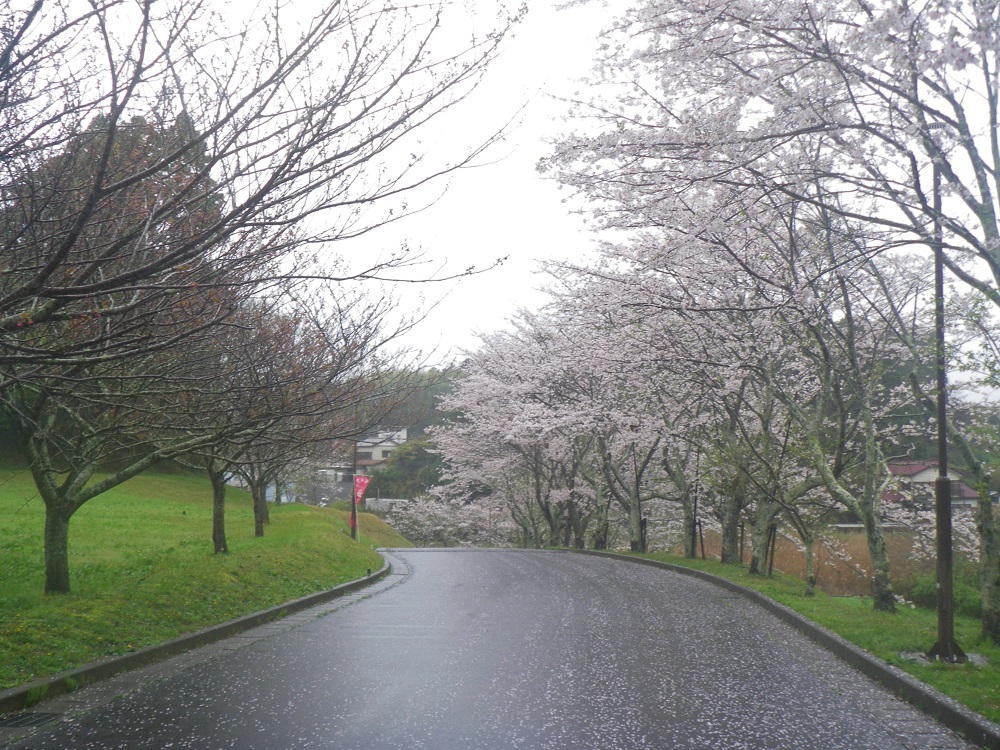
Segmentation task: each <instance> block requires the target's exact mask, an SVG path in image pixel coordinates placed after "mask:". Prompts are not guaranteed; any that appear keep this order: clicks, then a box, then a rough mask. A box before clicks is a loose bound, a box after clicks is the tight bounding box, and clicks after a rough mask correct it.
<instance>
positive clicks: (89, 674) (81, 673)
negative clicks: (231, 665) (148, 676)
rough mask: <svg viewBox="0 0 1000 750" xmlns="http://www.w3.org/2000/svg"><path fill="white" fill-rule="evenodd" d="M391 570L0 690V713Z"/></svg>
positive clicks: (321, 598) (349, 590)
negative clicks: (126, 652)
mask: <svg viewBox="0 0 1000 750" xmlns="http://www.w3.org/2000/svg"><path fill="white" fill-rule="evenodd" d="M390 571H391V566H390V565H389V563H388V562H387V561H385V560H384V559H383V564H382V567H381V569H379V570H378V571H376V572H375V573H371V574H369V575H367V576H365V577H364V578H359V579H358V580H356V581H348V582H347V583H342V584H341V585H339V586H335V587H334V588H332V589H328V590H327V591H320V592H318V593H316V594H310V595H308V596H303V597H302V598H300V599H293V600H292V601H290V602H285V603H284V604H279V605H278V606H277V607H271V608H270V609H265V610H262V611H260V612H254V613H253V614H249V615H245V616H244V617H237V618H236V619H235V620H229V621H227V622H224V623H221V624H219V625H213V626H211V627H207V628H205V629H204V630H199V631H196V632H194V633H189V634H187V635H182V636H180V637H179V638H174V639H172V640H169V641H165V642H164V643H158V644H156V645H154V646H146V647H145V648H141V649H139V650H137V651H133V652H131V653H128V654H123V655H121V656H109V657H108V658H106V659H99V660H98V661H94V662H91V663H90V664H86V665H84V666H82V667H79V668H77V669H71V670H68V671H66V672H60V673H59V674H55V675H52V676H50V677H43V678H41V679H38V680H33V681H32V682H28V683H25V684H24V685H18V686H17V687H13V688H9V689H7V690H3V691H0V714H6V713H14V712H16V711H21V710H23V709H25V708H28V707H29V705H31V704H34V703H37V702H38V701H39V700H43V699H44V700H48V699H49V698H55V697H56V696H59V695H64V694H66V693H69V692H72V691H73V690H76V689H77V688H78V687H82V686H83V685H86V684H88V683H92V682H97V681H99V680H106V679H107V678H109V677H113V676H114V675H116V674H120V673H122V672H126V671H128V670H130V669H136V668H137V667H144V666H147V665H149V664H152V663H154V662H158V661H162V660H163V659H166V658H168V657H170V656H176V655H177V654H180V653H183V652H185V651H190V650H191V649H194V648H198V647H199V646H205V645H207V644H209V643H213V642H215V641H218V640H222V639H223V638H228V637H229V636H231V635H236V634H237V633H242V632H243V631H245V630H249V629H250V628H255V627H257V626H258V625H263V624H264V623H266V622H271V621H273V620H278V619H281V618H282V617H284V616H286V615H290V614H292V613H293V612H298V611H300V610H303V609H307V608H309V607H312V606H315V605H317V604H322V603H324V602H328V601H330V600H331V599H336V598H337V597H340V596H343V595H344V594H349V593H352V592H354V591H357V590H359V589H362V588H364V587H366V586H368V585H370V584H372V583H375V582H376V581H379V580H381V579H382V578H385V577H386V576H387V575H388V574H389V572H390ZM29 696H30V698H29Z"/></svg>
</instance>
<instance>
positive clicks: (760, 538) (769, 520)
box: [736, 502, 781, 576]
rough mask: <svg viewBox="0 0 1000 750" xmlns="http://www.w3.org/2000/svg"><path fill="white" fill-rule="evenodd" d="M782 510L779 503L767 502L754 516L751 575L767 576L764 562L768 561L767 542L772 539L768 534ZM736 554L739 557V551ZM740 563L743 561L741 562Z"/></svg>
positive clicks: (751, 535) (751, 537) (762, 504)
mask: <svg viewBox="0 0 1000 750" xmlns="http://www.w3.org/2000/svg"><path fill="white" fill-rule="evenodd" d="M780 510H781V506H780V505H778V504H777V503H773V502H767V503H761V507H758V508H757V512H756V513H755V514H754V519H753V525H752V527H751V531H750V575H755V576H763V575H767V571H766V570H764V561H765V560H767V542H768V539H770V534H769V533H768V532H769V531H770V529H771V524H773V523H774V519H775V518H777V516H778V511H780ZM736 554H737V557H738V556H739V552H738V551H737V553H736ZM740 562H743V561H742V560H740Z"/></svg>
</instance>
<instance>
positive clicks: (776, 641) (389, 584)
mask: <svg viewBox="0 0 1000 750" xmlns="http://www.w3.org/2000/svg"><path fill="white" fill-rule="evenodd" d="M389 557H390V560H391V562H392V563H393V567H394V574H393V576H392V577H391V578H390V579H389V580H387V581H386V582H385V583H383V584H379V585H378V586H376V587H375V589H374V590H369V593H364V592H362V593H361V594H360V595H357V596H356V597H355V598H354V599H353V600H352V601H351V602H347V603H346V604H347V606H345V605H344V604H341V605H339V606H337V607H335V608H333V609H331V610H329V611H328V612H327V613H325V614H324V615H323V616H316V614H315V613H314V614H313V615H311V616H304V617H300V618H299V619H297V620H296V622H295V623H294V627H288V626H286V627H284V628H283V629H280V628H279V629H278V630H276V631H275V632H274V633H273V634H270V635H268V636H267V637H253V638H248V639H246V640H245V641H244V642H243V643H241V644H238V645H237V646H231V647H229V648H225V649H221V650H217V651H216V652H215V653H213V655H212V657H211V658H203V659H197V658H194V659H192V658H185V657H184V656H182V657H178V658H177V659H176V660H174V666H173V667H170V666H169V664H170V663H169V662H168V666H167V667H166V671H163V669H162V668H161V670H160V672H159V674H160V677H159V678H158V679H157V681H147V684H146V685H145V686H144V687H140V688H138V689H136V690H134V691H132V692H129V693H127V694H125V695H122V696H119V697H116V698H115V699H114V700H107V701H105V702H104V703H103V704H101V705H99V706H97V707H96V708H93V709H91V710H89V711H87V712H85V713H84V714H83V715H81V716H79V717H76V718H72V719H71V720H64V721H62V722H60V723H58V724H53V725H49V727H46V728H44V729H42V730H40V731H38V732H37V733H36V734H34V735H33V736H31V737H28V738H27V739H25V740H23V741H21V742H19V743H16V744H14V745H12V746H11V747H12V748H16V749H17V750H29V749H36V748H45V749H47V750H51V749H53V748H73V749H74V750H97V749H98V748H99V749H101V750H111V749H113V748H115V749H122V750H132V749H140V748H142V749H145V748H149V749H150V750H163V749H165V748H187V749H190V750H202V749H204V750H220V749H221V748H236V749H238V750H298V749H300V748H303V749H305V748H321V749H329V750H334V749H336V750H347V749H356V750H380V749H382V748H392V749H394V750H396V749H398V750H402V749H404V748H405V749H409V748H432V749H434V750H448V749H450V748H469V749H472V748H484V749H487V750H500V749H504V748H526V749H527V748H565V749H570V748H572V749H574V750H577V749H580V750H585V749H588V748H593V749H594V750H619V749H620V750H631V749H632V748H656V749H659V748H664V749H668V750H682V749H686V748H691V749H692V750H694V749H697V750H706V749H716V748H717V749H719V750H731V749H735V748H740V749H746V750H757V749H760V750H765V749H766V750H781V749H786V748H787V750H808V749H810V748H816V749H817V750H835V749H837V748H843V749H845V750H864V749H865V748H872V749H873V750H874V749H876V748H877V750H904V749H905V750H913V749H915V748H937V749H938V750H942V749H947V748H968V747H970V746H968V745H966V744H965V743H964V742H963V741H962V740H961V739H960V738H959V737H957V736H956V735H954V734H953V733H951V732H949V731H948V730H947V729H945V728H943V727H941V726H940V725H938V724H936V723H935V722H934V721H933V720H931V719H929V718H928V717H926V716H925V715H923V714H921V713H920V712H918V711H916V710H915V709H913V708H911V707H910V706H909V705H908V704H905V703H903V702H901V701H899V700H897V699H896V698H894V697H893V696H892V695H890V694H889V693H887V692H886V691H884V690H883V689H882V688H880V687H878V686H877V685H875V684H874V683H872V682H870V681H869V680H868V679H867V678H865V677H863V676H862V675H861V674H860V673H858V672H855V671H854V670H853V669H851V668H849V667H847V666H845V665H844V664H843V663H841V662H840V661H838V660H837V659H836V658H835V657H833V656H832V655H830V654H829V653H828V652H826V651H824V650H823V649H821V648H819V647H817V646H816V645H814V644H813V643H812V642H810V641H808V640H807V639H806V638H804V637H803V636H801V635H800V634H799V633H797V632H796V631H794V630H793V629H791V628H790V627H788V626H787V625H785V624H783V623H781V622H780V621H778V620H777V619H776V618H774V617H773V616H771V615H769V614H767V613H766V612H764V611H763V610H762V609H760V608H759V607H757V606H756V605H754V604H752V603H750V602H748V601H746V600H744V599H742V598H741V597H739V596H738V595H736V594H734V593H732V592H729V591H726V590H724V589H721V588H718V587H715V586H712V585H711V584H709V583H706V582H703V581H699V580H697V579H694V578H690V577H687V576H681V575H677V574H675V573H671V572H669V571H664V570H659V569H655V568H648V567H644V566H638V565H632V564H629V563H626V562H622V561H618V560H614V559H608V558H601V557H593V556H584V555H569V554H560V553H552V552H534V551H520V550H394V551H392V552H391V553H390V554H389ZM89 689H90V688H85V689H84V690H83V691H81V693H83V692H85V691H86V690H89Z"/></svg>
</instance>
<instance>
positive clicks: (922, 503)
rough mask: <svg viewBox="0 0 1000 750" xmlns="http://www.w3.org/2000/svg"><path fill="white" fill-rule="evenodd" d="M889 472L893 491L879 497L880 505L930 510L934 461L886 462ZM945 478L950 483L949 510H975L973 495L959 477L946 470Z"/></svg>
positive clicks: (932, 501)
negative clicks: (946, 475) (891, 475)
mask: <svg viewBox="0 0 1000 750" xmlns="http://www.w3.org/2000/svg"><path fill="white" fill-rule="evenodd" d="M889 471H890V472H892V474H893V476H895V477H896V488H895V489H892V490H887V491H886V492H885V493H883V495H882V500H883V502H886V503H898V504H901V505H902V506H903V507H906V508H912V509H913V510H933V509H934V482H935V480H936V479H937V475H938V463H937V461H934V460H929V461H890V462H889ZM948 477H949V478H950V479H951V505H952V508H971V507H975V505H976V500H977V495H976V491H975V490H974V489H973V488H972V487H970V486H969V485H967V484H965V483H964V482H963V481H962V473H961V472H959V471H956V470H955V469H953V468H951V467H948Z"/></svg>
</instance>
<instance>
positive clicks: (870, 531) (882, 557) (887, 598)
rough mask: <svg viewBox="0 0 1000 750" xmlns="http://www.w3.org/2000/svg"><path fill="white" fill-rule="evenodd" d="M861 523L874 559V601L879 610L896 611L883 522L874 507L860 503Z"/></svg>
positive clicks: (870, 553)
mask: <svg viewBox="0 0 1000 750" xmlns="http://www.w3.org/2000/svg"><path fill="white" fill-rule="evenodd" d="M859 510H860V516H861V523H862V524H864V527H865V537H866V539H867V541H868V554H869V555H870V556H871V559H872V601H873V606H874V609H875V610H876V611H877V612H895V611H896V597H895V596H894V595H893V592H892V582H891V580H890V578H889V552H888V550H887V549H886V546H885V535H884V534H883V533H882V522H881V521H880V520H879V518H878V515H877V513H876V512H875V510H874V509H873V508H870V507H867V504H859Z"/></svg>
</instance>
